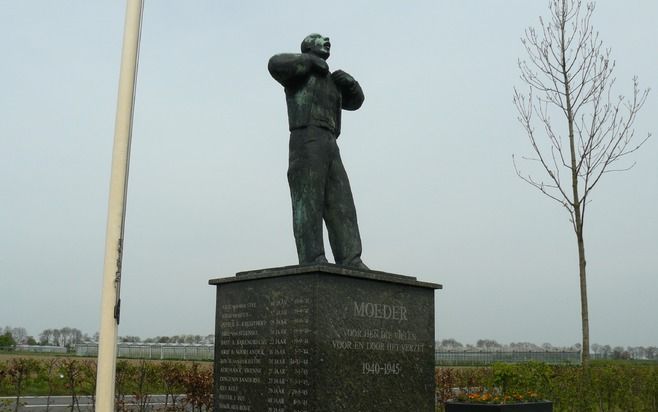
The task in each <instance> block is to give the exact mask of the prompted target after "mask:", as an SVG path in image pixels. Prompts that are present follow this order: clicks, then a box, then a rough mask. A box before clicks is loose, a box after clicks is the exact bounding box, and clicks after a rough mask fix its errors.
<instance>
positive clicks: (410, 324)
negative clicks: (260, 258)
mask: <svg viewBox="0 0 658 412" xmlns="http://www.w3.org/2000/svg"><path fill="white" fill-rule="evenodd" d="M209 283H210V284H211V285H215V286H216V287H217V305H216V323H215V329H216V330H215V366H214V367H215V382H214V395H215V399H214V402H215V405H214V406H215V411H219V412H224V411H252V412H261V411H262V412H321V411H327V412H329V411H331V412H335V411H355V412H357V411H358V412H363V411H380V412H386V411H399V410H412V409H404V408H413V410H414V411H427V412H431V411H433V410H434V290H435V289H439V288H441V286H440V285H437V284H433V283H426V282H419V281H417V280H416V279H415V278H413V277H409V276H401V275H393V274H388V273H384V272H376V271H362V270H353V269H347V268H343V267H340V266H336V265H303V266H289V267H284V268H274V269H264V270H259V271H251V272H241V273H238V274H237V275H236V276H234V277H230V278H221V279H213V280H211V281H210V282H209ZM401 408H402V409H401Z"/></svg>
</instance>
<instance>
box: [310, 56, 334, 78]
mask: <svg viewBox="0 0 658 412" xmlns="http://www.w3.org/2000/svg"><path fill="white" fill-rule="evenodd" d="M304 55H305V56H308V58H309V59H311V68H312V70H313V71H315V72H316V73H319V74H321V75H325V74H327V73H328V72H329V65H328V64H327V62H326V61H324V59H322V58H320V57H318V56H315V55H313V54H307V53H305V54H304Z"/></svg>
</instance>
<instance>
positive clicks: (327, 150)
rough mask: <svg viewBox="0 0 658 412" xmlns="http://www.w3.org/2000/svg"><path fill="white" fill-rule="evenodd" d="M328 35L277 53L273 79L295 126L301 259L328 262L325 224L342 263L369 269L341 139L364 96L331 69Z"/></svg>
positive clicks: (294, 187)
mask: <svg viewBox="0 0 658 412" xmlns="http://www.w3.org/2000/svg"><path fill="white" fill-rule="evenodd" d="M330 48H331V43H330V42H329V38H328V37H323V36H321V35H319V34H311V35H309V36H307V37H306V38H305V39H304V41H302V45H301V51H302V52H301V53H284V54H277V55H275V56H273V57H272V58H271V59H270V61H269V64H268V70H269V72H270V74H271V75H272V77H274V79H275V80H276V81H278V82H279V83H281V85H283V87H284V89H285V94H286V103H287V106H288V124H289V129H290V145H289V165H288V184H289V186H290V196H291V199H292V211H293V231H294V235H295V243H296V245H297V255H298V257H299V263H300V264H305V263H325V262H327V259H326V257H325V252H324V245H323V237H322V222H323V221H324V222H325V224H326V226H327V231H328V233H329V242H330V244H331V250H332V252H333V255H334V260H335V261H336V263H337V264H339V265H344V266H351V267H357V268H361V269H367V267H366V265H365V264H364V263H363V262H362V261H361V237H360V235H359V227H358V223H357V219H356V210H355V207H354V199H353V198H352V190H351V189H350V183H349V179H348V177H347V173H346V172H345V168H344V167H343V163H342V161H341V158H340V151H339V149H338V145H337V144H336V139H337V138H338V136H339V135H340V129H341V111H342V110H357V109H358V108H360V107H361V105H362V104H363V100H364V96H363V91H362V90H361V86H359V83H358V82H357V81H356V80H354V78H353V77H352V76H350V75H349V74H347V73H345V72H344V71H342V70H336V71H334V72H331V71H329V66H328V65H327V62H326V60H327V59H328V58H329V55H330Z"/></svg>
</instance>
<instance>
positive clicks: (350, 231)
mask: <svg viewBox="0 0 658 412" xmlns="http://www.w3.org/2000/svg"><path fill="white" fill-rule="evenodd" d="M333 146H334V148H333V150H332V151H333V156H332V160H331V163H330V164H329V172H328V174H327V185H326V192H325V209H324V219H325V221H326V223H327V231H328V232H329V243H331V251H332V252H333V254H334V259H335V260H336V263H337V264H339V265H345V266H352V267H356V268H359V269H368V267H367V266H366V265H365V264H364V263H363V262H362V261H361V236H360V235H359V225H358V223H357V220H356V208H355V207H354V199H353V197H352V189H351V188H350V181H349V179H348V177H347V172H345V167H344V166H343V162H342V161H341V159H340V153H339V151H338V146H337V145H336V144H335V141H334V143H333Z"/></svg>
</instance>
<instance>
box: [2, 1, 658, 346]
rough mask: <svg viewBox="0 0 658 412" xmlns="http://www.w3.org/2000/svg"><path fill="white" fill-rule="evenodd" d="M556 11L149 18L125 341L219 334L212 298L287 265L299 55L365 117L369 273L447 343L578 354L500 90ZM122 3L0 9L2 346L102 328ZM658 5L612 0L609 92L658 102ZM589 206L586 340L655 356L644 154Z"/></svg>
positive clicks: (568, 276)
mask: <svg viewBox="0 0 658 412" xmlns="http://www.w3.org/2000/svg"><path fill="white" fill-rule="evenodd" d="M547 6H548V1H537V0H533V1H529V0H487V1H485V0H478V1H475V0H462V1H456V0H453V1H438V0H437V1H410V2H400V1H385V0H380V1H368V2H366V1H354V0H351V1H343V0H338V1H333V2H330V3H322V2H308V1H285V2H275V1H219V0H214V1H213V0H198V1H167V0H146V7H145V11H144V22H143V32H142V45H141V55H140V67H139V77H138V86H137V102H136V108H135V123H134V132H133V146H132V163H131V171H130V173H131V174H130V182H129V195H128V209H127V222H126V241H125V256H124V271H123V284H122V300H123V305H122V321H121V325H120V328H119V333H120V335H139V336H142V337H149V336H156V335H173V334H181V333H191V334H202V335H206V334H209V333H212V332H213V315H214V290H213V288H212V287H210V286H208V285H207V281H208V279H210V278H215V277H224V276H231V275H233V274H234V273H235V272H238V271H244V270H251V269H258V268H266V267H276V266H284V265H289V264H294V263H296V254H295V248H294V241H293V237H292V229H291V211H290V199H289V192H288V186H287V181H286V168H287V150H288V149H287V146H288V131H287V119H286V108H285V99H284V94H283V89H282V88H281V86H280V85H279V84H278V83H276V82H275V81H274V80H273V79H272V78H271V77H270V76H269V74H268V72H267V60H268V59H269V57H270V56H271V55H273V54H275V53H280V52H296V51H297V50H298V48H299V43H300V41H301V40H302V38H303V37H304V36H306V35H307V34H309V33H311V32H319V33H322V34H325V35H327V36H329V37H331V41H332V56H331V58H330V59H329V61H328V63H329V65H330V68H331V69H332V70H335V69H338V68H341V69H344V70H346V71H347V72H349V73H351V74H352V75H353V76H354V77H355V78H356V79H357V80H359V82H360V84H361V86H362V87H363V89H364V92H365V95H366V101H365V103H364V105H363V107H362V108H361V109H360V110H359V111H357V112H349V113H346V114H344V116H343V133H342V135H341V137H340V139H339V145H340V147H341V152H342V157H343V162H344V163H345V166H346V168H347V171H348V174H349V176H350V180H351V184H352V190H353V192H354V196H355V201H356V207H357V212H358V217H359V222H360V226H361V233H362V239H363V244H364V255H363V257H364V261H365V262H366V263H367V264H368V265H369V266H370V267H371V268H373V269H377V270H383V271H387V272H394V273H400V274H408V275H413V276H417V277H418V278H419V279H420V280H424V281H430V282H437V283H441V284H443V285H444V290H442V291H438V292H437V293H436V322H437V328H436V330H437V336H438V338H439V339H444V338H449V337H452V338H455V339H457V340H460V341H462V342H465V343H468V342H470V343H474V342H475V341H476V340H477V339H479V338H491V339H496V340H498V341H500V342H505V343H508V342H518V341H530V342H535V343H543V342H551V343H553V344H556V345H571V344H574V343H576V342H579V340H580V313H579V291H578V273H577V253H576V244H575V237H574V235H573V233H572V231H571V227H570V223H569V221H568V216H567V214H566V212H565V211H564V210H563V209H561V208H560V207H559V206H558V205H557V204H555V203H554V202H552V201H550V200H548V199H547V198H545V197H543V196H542V195H541V194H539V193H538V192H537V191H535V190H533V189H532V188H531V187H530V186H528V185H527V184H525V183H523V182H522V181H521V180H520V179H518V178H517V177H516V175H515V173H514V169H513V165H512V154H517V155H524V154H529V153H530V151H529V150H530V147H529V144H528V142H527V139H526V136H525V134H524V132H523V130H522V128H521V126H520V125H519V124H518V123H517V121H516V113H515V109H514V106H513V104H512V89H513V87H514V86H517V87H522V86H523V85H522V83H521V82H520V80H519V78H518V74H519V72H518V69H517V66H516V63H517V59H518V58H520V57H521V58H522V57H523V56H524V54H523V53H524V51H523V48H522V45H521V43H520V37H521V35H522V34H523V31H524V29H525V28H526V27H527V26H529V25H533V26H536V25H537V24H538V17H539V16H540V15H544V16H546V15H547V12H548V7H547ZM124 11H125V3H124V2H123V1H117V0H103V1H93V2H92V1H82V0H78V1H57V2H54V1H46V0H43V1H36V0H34V1H20V2H16V1H8V0H0V31H1V32H2V35H0V50H2V55H3V58H2V64H0V79H2V80H1V82H2V86H3V87H2V98H0V118H1V121H0V139H1V143H0V168H1V170H2V173H0V188H1V196H2V208H0V233H2V236H0V282H1V283H0V326H5V325H11V326H23V327H25V328H27V330H28V332H29V333H31V334H33V335H38V334H39V333H40V332H41V331H42V330H43V329H45V328H53V327H57V328H59V327H63V326H71V327H77V328H79V329H81V330H83V331H84V332H88V333H90V334H91V333H94V332H95V331H97V330H98V325H99V319H100V287H101V279H102V265H103V251H104V240H105V222H106V213H107V197H108V187H109V172H110V158H111V147H112V139H113V132H114V116H115V110H116V93H117V84H118V72H119V61H120V53H121V40H122V34H123V18H124ZM657 21H658V2H656V1H655V0H642V1H640V0H632V1H628V2H619V1H617V0H603V1H599V2H598V4H597V9H596V12H595V15H594V25H595V27H596V28H597V29H598V30H599V31H600V35H601V38H602V39H603V41H604V42H605V44H606V46H608V47H610V48H612V54H613V57H614V58H615V59H616V63H617V66H616V70H615V75H616V77H617V83H616V85H615V87H616V88H615V92H614V94H625V95H629V94H630V93H631V89H632V77H633V76H634V75H637V76H639V79H640V84H641V86H642V87H652V88H653V92H652V93H651V94H650V96H649V99H648V100H647V103H646V105H645V107H644V109H643V110H642V112H641V113H640V115H639V117H638V120H637V123H636V130H637V133H638V134H639V135H646V133H648V132H654V133H655V132H656V113H657V112H658V94H657V93H658V87H656V86H657V84H656V83H657V81H658V80H657V77H656V74H657V73H658V53H657V52H656V40H657V39H658V28H657V27H658V26H657V24H656V22H657ZM634 159H635V160H636V161H637V165H636V167H635V168H634V169H632V170H631V171H630V172H627V173H623V174H613V175H609V176H607V177H606V178H605V180H603V181H602V182H601V184H600V186H599V187H598V188H597V190H596V191H595V192H594V195H593V196H592V203H591V204H590V209H589V212H588V213H589V216H588V219H589V220H588V222H587V227H586V242H587V243H586V246H587V257H588V270H589V295H590V319H591V340H592V342H593V343H594V342H598V343H601V344H611V345H657V344H658V327H656V325H657V324H658V322H657V321H656V314H658V299H656V295H658V280H657V276H656V275H657V274H658V253H657V252H658V219H657V217H656V214H657V208H656V204H657V203H658V142H657V141H656V139H655V138H654V139H652V140H650V141H649V142H648V143H647V144H646V145H645V146H644V147H643V148H642V149H641V151H639V152H638V153H637V154H636V155H635V156H634Z"/></svg>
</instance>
